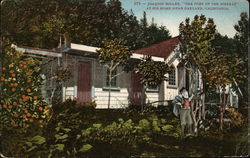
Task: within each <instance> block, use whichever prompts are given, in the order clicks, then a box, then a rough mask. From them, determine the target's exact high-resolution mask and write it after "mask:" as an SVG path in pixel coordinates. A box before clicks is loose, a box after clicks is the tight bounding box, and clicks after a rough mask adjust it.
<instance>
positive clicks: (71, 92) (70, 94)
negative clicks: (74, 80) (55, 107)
mask: <svg viewBox="0 0 250 158" xmlns="http://www.w3.org/2000/svg"><path fill="white" fill-rule="evenodd" d="M64 89H65V99H74V98H75V89H74V87H65V88H64Z"/></svg>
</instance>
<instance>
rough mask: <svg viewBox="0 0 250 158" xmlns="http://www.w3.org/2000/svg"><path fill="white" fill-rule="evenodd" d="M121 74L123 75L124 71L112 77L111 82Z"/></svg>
mask: <svg viewBox="0 0 250 158" xmlns="http://www.w3.org/2000/svg"><path fill="white" fill-rule="evenodd" d="M123 73H124V71H122V72H120V73H118V74H116V75H114V76H113V77H111V80H112V79H114V78H115V77H117V76H119V75H121V74H123Z"/></svg>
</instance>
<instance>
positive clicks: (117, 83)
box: [103, 68, 120, 91]
mask: <svg viewBox="0 0 250 158" xmlns="http://www.w3.org/2000/svg"><path fill="white" fill-rule="evenodd" d="M118 73H119V68H116V73H115V75H116V74H118ZM107 79H108V70H107V68H104V69H103V90H109V85H108V84H107V83H108V81H107ZM114 79H115V80H116V85H115V86H112V85H111V88H110V89H111V90H114V91H116V90H120V87H119V76H116V77H115V78H114Z"/></svg>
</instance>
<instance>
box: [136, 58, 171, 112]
mask: <svg viewBox="0 0 250 158" xmlns="http://www.w3.org/2000/svg"><path fill="white" fill-rule="evenodd" d="M135 72H136V73H138V74H140V75H141V76H142V77H141V79H140V81H141V83H142V84H143V85H144V86H143V92H142V93H143V94H144V93H145V89H146V88H148V86H159V85H160V84H161V83H162V81H165V80H167V77H166V76H165V75H166V74H167V73H168V72H170V69H169V67H168V65H167V64H165V63H164V62H156V61H153V60H152V57H151V56H147V57H145V58H143V59H142V60H141V61H140V63H139V64H138V65H137V66H136V67H135ZM142 99H143V100H144V98H142ZM143 104H144V103H143V102H142V104H141V105H142V109H143Z"/></svg>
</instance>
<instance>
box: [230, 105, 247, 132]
mask: <svg viewBox="0 0 250 158" xmlns="http://www.w3.org/2000/svg"><path fill="white" fill-rule="evenodd" d="M228 118H229V119H230V120H231V122H230V126H231V127H232V128H236V127H240V126H241V125H242V124H243V122H244V120H243V117H242V115H241V114H240V113H239V112H237V111H236V110H235V109H228Z"/></svg>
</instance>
